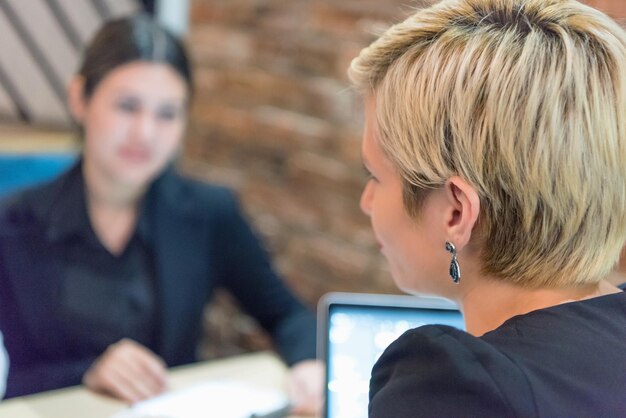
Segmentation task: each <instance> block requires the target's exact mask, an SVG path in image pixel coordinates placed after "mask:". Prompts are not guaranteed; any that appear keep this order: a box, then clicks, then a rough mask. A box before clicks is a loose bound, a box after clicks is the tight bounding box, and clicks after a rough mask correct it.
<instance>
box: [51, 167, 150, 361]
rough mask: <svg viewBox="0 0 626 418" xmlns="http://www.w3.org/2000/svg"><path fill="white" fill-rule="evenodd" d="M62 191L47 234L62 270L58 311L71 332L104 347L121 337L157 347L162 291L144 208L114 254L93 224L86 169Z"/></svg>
mask: <svg viewBox="0 0 626 418" xmlns="http://www.w3.org/2000/svg"><path fill="white" fill-rule="evenodd" d="M63 196H64V197H63V199H62V200H60V201H59V202H58V204H57V205H55V206H54V207H52V208H51V210H50V216H49V231H51V233H49V234H48V239H49V242H50V244H51V246H53V247H54V249H55V251H56V255H57V257H58V260H59V264H60V268H61V269H62V270H63V278H62V283H61V292H60V300H59V317H60V318H61V319H62V321H63V322H64V323H65V324H66V327H67V330H66V331H67V336H68V337H69V338H70V339H71V340H72V341H75V342H78V343H79V344H81V345H85V346H88V347H92V349H93V350H94V351H99V352H104V350H106V348H107V347H108V346H109V345H110V344H111V341H119V340H121V339H122V338H130V339H132V340H135V341H137V342H138V343H140V344H142V345H144V346H146V347H148V348H150V349H151V350H154V349H155V345H154V344H155V332H156V325H157V319H156V315H157V308H156V299H157V296H156V288H155V277H154V260H152V257H151V254H152V251H151V248H150V241H149V231H148V228H149V226H148V225H147V219H146V213H145V210H141V211H140V216H139V218H138V222H137V227H136V229H135V231H134V232H133V234H132V235H131V238H130V240H129V242H128V244H127V246H126V248H125V249H124V250H123V252H122V253H121V254H119V255H114V254H111V253H110V252H109V251H108V250H107V249H106V248H105V247H104V246H103V245H102V243H101V242H100V240H99V239H98V237H97V236H96V234H95V232H94V231H93V229H92V227H91V222H90V220H89V215H88V213H87V203H86V199H85V184H84V181H83V176H82V175H76V176H72V177H70V178H69V179H68V181H67V184H66V187H65V192H64V195H63ZM85 330H92V331H91V332H85ZM94 330H97V332H93V331H94Z"/></svg>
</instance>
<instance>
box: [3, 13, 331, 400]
mask: <svg viewBox="0 0 626 418" xmlns="http://www.w3.org/2000/svg"><path fill="white" fill-rule="evenodd" d="M192 90H193V86H192V77H191V70H190V68H189V62H188V59H187V56H186V53H185V50H184V48H183V45H182V44H181V43H180V41H179V40H177V39H176V38H174V37H173V36H172V35H171V34H169V33H168V32H166V31H165V30H164V29H162V28H161V27H159V26H157V25H156V24H155V23H154V22H153V21H152V20H150V18H149V17H147V16H143V15H140V16H135V17H131V18H125V19H121V20H116V21H112V22H110V23H107V24H106V25H105V26H104V27H103V28H102V29H101V30H100V31H99V32H98V33H97V34H96V36H95V38H94V39H93V41H92V42H91V44H90V45H89V46H88V48H87V50H86V52H85V56H84V60H83V63H82V66H81V68H80V71H79V73H78V75H77V76H76V77H75V78H74V79H73V81H72V82H71V84H70V86H69V89H68V97H69V107H70V110H71V112H72V114H73V115H74V117H75V119H76V121H77V122H78V123H79V124H80V126H81V128H82V133H83V137H84V147H83V152H82V155H81V158H80V159H79V161H78V163H77V164H76V165H75V166H74V167H73V168H71V169H70V170H69V171H68V172H67V173H64V174H63V175H61V176H60V177H58V178H57V179H55V180H54V181H52V182H50V183H48V184H45V185H43V186H38V187H35V188H32V189H30V190H26V191H24V192H22V193H19V194H17V195H15V196H12V197H11V198H10V199H9V200H8V201H6V202H4V204H3V205H2V208H1V210H0V224H1V226H0V231H1V232H0V318H1V320H0V328H1V329H2V330H3V332H4V333H5V340H6V346H7V349H8V351H9V353H10V355H11V357H12V367H11V371H10V373H9V381H8V388H7V395H8V396H16V395H23V394H27V393H33V392H37V391H42V390H48V389H55V388H59V387H63V386H67V385H75V384H78V383H80V382H81V381H82V382H83V383H84V384H85V385H86V386H87V387H89V388H91V389H93V390H95V391H98V392H105V393H108V394H111V395H113V396H115V397H118V398H120V399H123V400H126V401H128V402H134V401H138V400H141V399H144V398H147V397H150V396H153V395H156V394H158V393H160V392H162V391H163V390H164V389H165V388H166V386H167V381H166V373H165V368H166V366H175V365H179V364H185V363H189V362H192V361H194V360H195V359H196V349H197V345H198V340H199V338H200V335H201V330H202V312H203V307H204V305H205V302H206V301H207V299H208V298H209V297H210V296H211V294H212V293H213V290H214V289H215V288H216V287H224V288H226V289H228V290H229V291H231V292H232V293H233V294H234V296H235V297H236V298H237V299H238V300H239V302H240V303H241V305H242V307H243V308H244V309H245V310H246V311H247V312H248V313H250V314H251V315H252V316H254V317H255V318H256V319H257V320H258V321H259V322H260V323H261V325H262V326H263V327H265V328H266V329H267V330H268V331H269V332H270V333H271V335H272V337H273V338H274V342H275V343H276V348H277V349H278V351H279V352H280V354H281V355H282V356H283V358H284V359H285V361H286V362H287V363H288V364H289V365H291V366H293V367H292V379H290V382H292V389H293V390H294V393H297V394H298V395H297V396H298V398H297V399H295V400H294V402H295V404H296V410H298V409H299V408H300V409H303V410H307V408H311V405H312V403H315V402H319V399H318V398H319V396H320V393H321V389H318V388H319V387H320V386H321V384H322V382H321V368H320V366H319V365H318V364H317V363H315V362H313V361H312V360H310V359H312V358H314V356H315V320H314V317H313V316H312V314H311V313H310V312H309V311H308V310H307V309H306V308H305V307H304V306H303V305H302V304H301V303H300V302H299V301H298V300H297V299H296V298H295V297H294V296H293V294H292V293H291V292H290V291H289V290H288V288H287V287H286V286H285V285H284V283H283V282H282V281H281V280H279V278H278V277H277V276H276V274H275V273H274V272H273V270H272V269H271V267H270V263H269V260H268V257H267V254H266V253H265V252H264V250H263V249H262V247H261V245H260V243H259V241H258V239H257V238H256V237H255V235H254V234H253V232H252V231H251V229H250V227H249V225H248V223H247V222H246V221H245V220H244V218H243V217H242V215H241V213H240V210H239V208H238V205H237V202H236V200H235V197H234V196H233V193H231V192H230V191H229V190H227V189H224V188H221V187H217V186H212V185H207V184H203V183H200V182H196V181H192V180H190V179H187V178H184V177H181V176H180V175H179V174H177V173H176V171H175V170H174V169H173V168H172V164H171V163H172V161H173V160H174V159H175V157H176V156H177V153H178V152H179V150H180V148H181V143H182V139H183V134H184V131H185V126H186V123H187V110H188V107H189V102H190V100H191V95H192Z"/></svg>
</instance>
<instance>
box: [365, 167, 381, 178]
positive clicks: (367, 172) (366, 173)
mask: <svg viewBox="0 0 626 418" xmlns="http://www.w3.org/2000/svg"><path fill="white" fill-rule="evenodd" d="M363 170H364V171H365V175H366V176H367V180H368V181H369V180H373V181H378V179H377V178H376V176H374V175H373V174H372V172H371V171H370V170H369V169H368V168H367V167H365V166H363Z"/></svg>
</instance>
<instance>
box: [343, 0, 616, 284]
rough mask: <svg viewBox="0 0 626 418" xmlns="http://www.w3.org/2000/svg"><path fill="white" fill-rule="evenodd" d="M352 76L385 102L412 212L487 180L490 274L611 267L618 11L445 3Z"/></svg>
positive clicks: (389, 145) (587, 276)
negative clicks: (431, 197)
mask: <svg viewBox="0 0 626 418" xmlns="http://www.w3.org/2000/svg"><path fill="white" fill-rule="evenodd" d="M349 75H350V78H351V80H352V81H353V83H354V85H355V86H356V87H357V89H359V90H360V91H361V92H362V93H364V94H366V95H371V96H373V97H375V98H376V103H377V110H376V112H377V122H378V125H379V134H380V138H379V140H380V143H381V146H382V148H383V150H384V152H385V153H386V155H387V156H388V158H389V159H390V160H391V162H392V163H393V164H394V166H395V167H396V169H397V171H398V172H399V173H400V175H401V177H402V178H403V181H404V203H405V207H406V209H407V211H408V212H409V213H410V214H412V215H415V216H417V215H418V213H419V204H420V200H423V196H424V195H427V194H428V193H427V191H428V190H432V189H435V188H438V187H441V186H442V185H443V184H444V183H445V181H446V179H448V178H449V177H451V176H453V175H460V176H462V177H463V178H465V179H466V180H468V181H469V182H470V183H471V184H472V185H473V186H474V187H475V188H476V190H477V193H478V195H479V197H480V202H481V214H480V217H479V222H478V227H477V228H476V231H475V232H476V235H477V236H478V238H476V239H477V240H478V241H477V242H479V244H480V248H481V263H482V268H483V273H485V274H490V275H494V276H497V277H499V278H500V279H502V280H506V281H509V282H513V283H517V284H519V285H523V286H526V287H565V286H574V285H581V284H588V283H589V284H590V283H596V282H599V281H600V280H602V279H603V278H604V277H606V276H607V275H608V273H609V271H610V270H611V269H612V267H613V266H614V264H615V262H616V260H617V258H618V256H619V253H620V249H621V247H622V245H623V244H624V240H625V238H626V34H625V33H624V31H623V30H622V29H621V28H620V27H619V26H618V25H617V24H616V23H615V22H613V21H612V20H611V19H610V18H608V17H607V16H606V15H604V14H602V13H600V12H599V11H597V10H594V9H592V8H590V7H587V6H584V5H582V4H580V3H578V2H576V1H573V0H458V1H443V2H441V3H438V4H436V5H434V6H432V7H430V8H428V9H424V10H420V11H418V12H416V13H415V14H414V15H413V16H411V17H409V18H408V19H407V20H405V21H404V22H402V23H399V24H397V25H395V26H393V27H391V28H390V29H389V30H388V31H387V32H385V33H384V34H383V35H382V36H381V37H380V38H379V39H378V40H377V41H375V42H374V43H372V44H371V45H370V46H369V47H367V48H365V49H363V50H362V51H361V53H360V55H359V56H358V57H357V58H355V59H354V60H353V61H352V64H351V67H350V70H349ZM437 244H438V243H437ZM442 251H443V248H442Z"/></svg>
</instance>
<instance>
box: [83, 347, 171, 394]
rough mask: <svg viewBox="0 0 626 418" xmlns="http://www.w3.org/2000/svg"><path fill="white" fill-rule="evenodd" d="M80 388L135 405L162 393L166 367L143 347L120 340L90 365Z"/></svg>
mask: <svg viewBox="0 0 626 418" xmlns="http://www.w3.org/2000/svg"><path fill="white" fill-rule="evenodd" d="M83 384H84V385H85V386H86V387H87V388H89V389H91V390H93V391H95V392H98V393H105V394H108V395H111V396H114V397H116V398H118V399H121V400H123V401H125V402H129V403H134V402H138V401H141V400H144V399H147V398H151V397H153V396H155V395H158V394H160V393H162V392H163V391H165V389H166V388H167V376H166V370H165V363H164V362H163V360H162V359H161V358H160V357H159V356H157V355H156V354H154V353H153V352H152V351H150V350H149V349H148V348H146V347H144V346H143V345H141V344H139V343H137V342H135V341H132V340H128V339H123V340H120V341H118V342H117V343H115V344H112V345H110V346H109V347H108V348H107V350H106V351H105V352H104V353H103V354H102V355H101V356H100V357H98V358H97V359H96V361H94V362H93V364H92V365H91V367H90V368H89V370H87V371H86V372H85V374H84V375H83Z"/></svg>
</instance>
